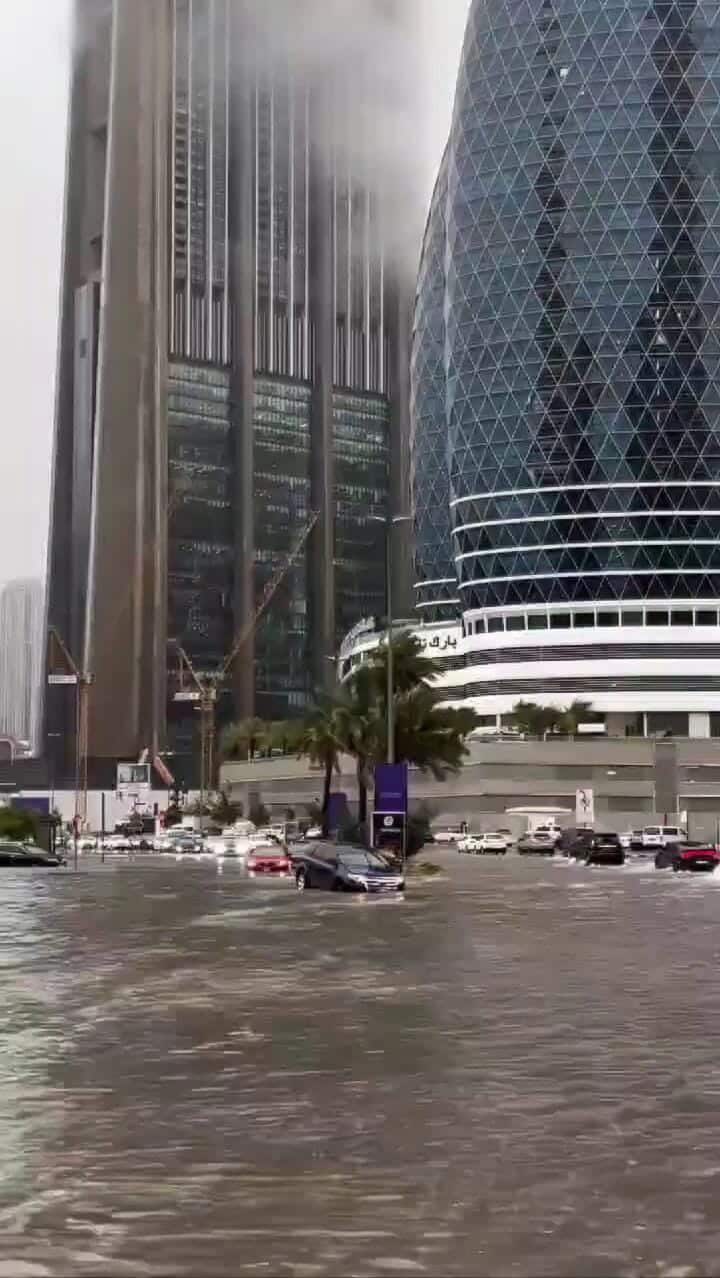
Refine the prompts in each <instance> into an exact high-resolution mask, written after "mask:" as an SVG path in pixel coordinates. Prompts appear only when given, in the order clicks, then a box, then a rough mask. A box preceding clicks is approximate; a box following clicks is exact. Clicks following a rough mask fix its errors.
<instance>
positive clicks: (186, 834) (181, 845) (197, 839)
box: [169, 829, 205, 856]
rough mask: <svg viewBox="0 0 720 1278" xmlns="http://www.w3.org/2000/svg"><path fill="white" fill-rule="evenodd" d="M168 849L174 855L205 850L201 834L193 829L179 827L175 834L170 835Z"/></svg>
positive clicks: (194, 853) (195, 853)
mask: <svg viewBox="0 0 720 1278" xmlns="http://www.w3.org/2000/svg"><path fill="white" fill-rule="evenodd" d="M169 851H170V852H174V853H175V854H176V856H177V855H180V854H183V855H184V854H185V853H191V854H193V855H197V853H199V852H204V851H205V841H204V839H203V838H202V835H200V834H196V833H195V832H194V831H193V830H183V829H179V830H178V831H177V833H176V834H173V833H171V835H170V847H169Z"/></svg>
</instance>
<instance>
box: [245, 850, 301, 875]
mask: <svg viewBox="0 0 720 1278" xmlns="http://www.w3.org/2000/svg"><path fill="white" fill-rule="evenodd" d="M292 868H293V867H292V861H291V860H290V856H289V854H288V851H287V848H284V847H282V846H280V845H278V844H277V843H267V844H265V843H263V844H261V845H260V846H259V847H255V848H253V850H252V852H249V853H248V859H247V872H248V874H249V875H250V878H251V879H254V878H255V876H256V875H257V874H272V875H273V876H274V877H279V876H283V875H284V876H286V877H288V876H289V875H291V874H292Z"/></svg>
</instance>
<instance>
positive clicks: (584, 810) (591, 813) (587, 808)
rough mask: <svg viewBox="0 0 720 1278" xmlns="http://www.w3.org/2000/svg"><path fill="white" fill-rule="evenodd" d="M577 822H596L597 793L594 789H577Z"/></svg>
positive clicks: (581, 824) (586, 823)
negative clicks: (594, 792) (595, 793)
mask: <svg viewBox="0 0 720 1278" xmlns="http://www.w3.org/2000/svg"><path fill="white" fill-rule="evenodd" d="M575 824H576V825H579V826H584V825H594V824H595V795H594V794H593V792H592V790H576V791H575Z"/></svg>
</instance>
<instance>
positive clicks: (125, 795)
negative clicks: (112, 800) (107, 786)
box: [115, 763, 150, 799]
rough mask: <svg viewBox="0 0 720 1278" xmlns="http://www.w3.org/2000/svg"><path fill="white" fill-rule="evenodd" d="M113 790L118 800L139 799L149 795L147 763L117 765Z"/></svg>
mask: <svg viewBox="0 0 720 1278" xmlns="http://www.w3.org/2000/svg"><path fill="white" fill-rule="evenodd" d="M115 788H116V790H117V794H118V798H120V799H139V798H140V797H141V796H146V795H148V794H149V793H150V764H149V763H118V765H117V781H116V785H115Z"/></svg>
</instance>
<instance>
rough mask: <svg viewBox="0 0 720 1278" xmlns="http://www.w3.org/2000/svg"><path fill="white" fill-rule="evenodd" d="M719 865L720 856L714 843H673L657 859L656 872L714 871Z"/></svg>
mask: <svg viewBox="0 0 720 1278" xmlns="http://www.w3.org/2000/svg"><path fill="white" fill-rule="evenodd" d="M718 865H720V856H718V853H717V852H716V850H715V848H714V846H713V844H712V843H680V844H677V843H673V844H669V845H668V846H667V847H664V848H660V850H659V852H658V853H657V855H656V857H655V869H656V870H669V869H673V870H676V871H677V870H714V869H716V868H717V866H718Z"/></svg>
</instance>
